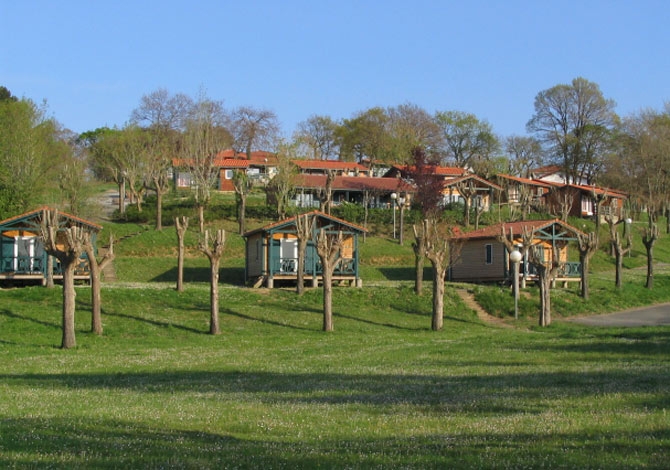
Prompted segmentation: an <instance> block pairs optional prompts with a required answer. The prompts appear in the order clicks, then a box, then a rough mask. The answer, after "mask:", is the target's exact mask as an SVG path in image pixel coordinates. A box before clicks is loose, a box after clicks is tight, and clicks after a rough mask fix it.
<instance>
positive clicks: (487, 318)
mask: <svg viewBox="0 0 670 470" xmlns="http://www.w3.org/2000/svg"><path fill="white" fill-rule="evenodd" d="M456 292H457V293H458V295H459V297H460V298H461V299H462V300H463V303H465V305H467V306H468V307H469V308H471V309H472V310H474V311H475V312H476V313H477V317H478V318H479V319H480V320H481V321H483V322H484V323H488V324H489V325H494V326H497V327H500V328H512V327H511V326H510V325H508V324H507V323H505V322H504V321H503V320H502V318H498V317H494V316H493V315H489V314H488V312H486V311H485V310H484V309H483V308H482V307H481V306H480V305H479V304H478V303H477V301H476V300H475V296H474V295H472V293H471V292H469V291H468V290H467V289H456Z"/></svg>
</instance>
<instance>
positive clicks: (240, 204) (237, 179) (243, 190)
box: [233, 169, 252, 235]
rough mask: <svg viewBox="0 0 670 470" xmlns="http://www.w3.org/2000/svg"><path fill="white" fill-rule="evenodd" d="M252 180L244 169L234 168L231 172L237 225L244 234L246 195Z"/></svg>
mask: <svg viewBox="0 0 670 470" xmlns="http://www.w3.org/2000/svg"><path fill="white" fill-rule="evenodd" d="M251 186H252V182H251V179H250V178H249V175H248V174H247V172H246V170H239V169H238V170H235V172H234V173H233V187H234V188H235V202H236V203H237V225H238V228H239V233H240V235H244V227H245V222H246V212H247V196H249V192H250V191H251Z"/></svg>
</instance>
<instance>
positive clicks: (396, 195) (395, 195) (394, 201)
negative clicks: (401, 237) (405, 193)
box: [391, 193, 398, 240]
mask: <svg viewBox="0 0 670 470" xmlns="http://www.w3.org/2000/svg"><path fill="white" fill-rule="evenodd" d="M397 199H398V194H396V193H391V201H392V202H391V210H393V239H394V240H395V204H396V200H397Z"/></svg>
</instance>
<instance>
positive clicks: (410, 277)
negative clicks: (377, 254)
mask: <svg viewBox="0 0 670 470" xmlns="http://www.w3.org/2000/svg"><path fill="white" fill-rule="evenodd" d="M379 272H380V273H381V274H382V275H383V276H384V277H385V278H386V280H387V281H414V280H415V279H416V269H415V268H414V267H405V266H397V267H380V268H379ZM423 279H424V281H428V282H430V281H432V279H433V270H432V269H431V268H426V267H424V268H423Z"/></svg>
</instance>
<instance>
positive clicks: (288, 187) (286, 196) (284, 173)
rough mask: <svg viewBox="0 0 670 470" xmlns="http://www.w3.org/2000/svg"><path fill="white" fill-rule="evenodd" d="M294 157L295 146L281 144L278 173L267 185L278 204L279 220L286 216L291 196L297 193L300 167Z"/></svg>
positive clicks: (278, 153)
mask: <svg viewBox="0 0 670 470" xmlns="http://www.w3.org/2000/svg"><path fill="white" fill-rule="evenodd" d="M293 158H295V146H294V145H288V144H283V143H282V144H280V145H279V151H278V152H277V173H276V174H275V176H274V177H273V178H272V180H270V183H269V185H268V187H267V191H268V195H272V198H273V199H274V202H275V203H276V205H277V217H278V220H283V219H285V218H286V213H287V211H288V208H289V204H290V201H291V197H292V196H293V194H294V193H295V186H296V182H297V176H298V169H297V166H296V165H295V164H294V163H293V161H292V160H293ZM268 199H269V198H268Z"/></svg>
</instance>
